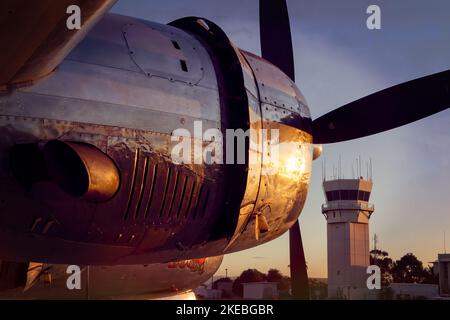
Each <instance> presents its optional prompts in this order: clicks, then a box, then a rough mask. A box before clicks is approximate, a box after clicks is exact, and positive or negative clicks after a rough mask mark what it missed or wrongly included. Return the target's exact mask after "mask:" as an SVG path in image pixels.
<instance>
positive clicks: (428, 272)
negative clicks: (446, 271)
mask: <svg viewBox="0 0 450 320" xmlns="http://www.w3.org/2000/svg"><path fill="white" fill-rule="evenodd" d="M424 273H425V278H424V280H423V282H422V283H427V284H439V275H438V274H435V273H434V271H433V267H432V266H428V267H426V268H425V270H424Z"/></svg>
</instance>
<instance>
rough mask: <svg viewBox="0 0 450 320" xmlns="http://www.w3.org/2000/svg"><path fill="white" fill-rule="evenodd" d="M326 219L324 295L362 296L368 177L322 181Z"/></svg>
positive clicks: (364, 294) (366, 248)
mask: <svg viewBox="0 0 450 320" xmlns="http://www.w3.org/2000/svg"><path fill="white" fill-rule="evenodd" d="M323 188H324V191H325V197H326V203H325V204H323V205H322V213H323V215H324V216H325V219H326V220H327V238H328V297H329V298H340V299H366V298H368V297H369V292H368V290H367V285H366V281H367V278H368V276H369V275H368V274H367V273H366V272H367V266H368V265H369V261H370V259H369V251H370V248H369V218H370V215H371V214H372V213H373V211H374V206H373V205H372V204H369V198H370V192H371V191H372V181H369V180H364V179H363V178H362V177H361V178H360V179H337V180H328V181H327V180H325V181H324V182H323Z"/></svg>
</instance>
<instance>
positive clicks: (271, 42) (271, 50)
mask: <svg viewBox="0 0 450 320" xmlns="http://www.w3.org/2000/svg"><path fill="white" fill-rule="evenodd" d="M259 31H260V38H261V54H262V57H263V58H264V59H266V60H268V61H270V62H271V63H272V64H274V65H276V66H277V67H278V68H280V70H282V71H283V72H284V73H285V74H287V75H288V76H289V77H290V78H291V79H292V81H295V70H294V55H293V51H292V39H291V28H290V25H289V14H288V10H287V5H286V1H285V0H260V1H259Z"/></svg>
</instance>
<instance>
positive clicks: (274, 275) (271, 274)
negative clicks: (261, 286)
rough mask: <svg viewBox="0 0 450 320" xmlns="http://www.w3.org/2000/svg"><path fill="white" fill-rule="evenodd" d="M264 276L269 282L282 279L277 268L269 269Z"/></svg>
mask: <svg viewBox="0 0 450 320" xmlns="http://www.w3.org/2000/svg"><path fill="white" fill-rule="evenodd" d="M266 278H267V281H269V282H281V280H282V279H283V275H282V274H281V272H280V271H279V270H277V269H270V270H269V271H268V272H267V277H266Z"/></svg>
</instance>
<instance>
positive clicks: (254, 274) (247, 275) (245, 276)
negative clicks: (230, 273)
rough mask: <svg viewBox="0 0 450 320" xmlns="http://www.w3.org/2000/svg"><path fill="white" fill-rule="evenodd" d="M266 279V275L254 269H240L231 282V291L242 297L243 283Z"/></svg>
mask: <svg viewBox="0 0 450 320" xmlns="http://www.w3.org/2000/svg"><path fill="white" fill-rule="evenodd" d="M266 279H267V277H266V275H265V274H264V273H262V272H259V271H258V270H256V269H247V270H245V271H242V273H241V275H240V276H239V277H238V278H236V280H234V282H233V293H234V294H236V295H238V296H240V297H242V296H243V295H244V288H243V286H242V284H243V283H248V282H261V281H265V280H266Z"/></svg>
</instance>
